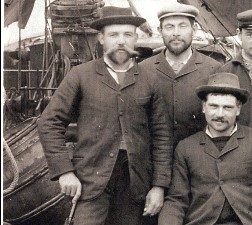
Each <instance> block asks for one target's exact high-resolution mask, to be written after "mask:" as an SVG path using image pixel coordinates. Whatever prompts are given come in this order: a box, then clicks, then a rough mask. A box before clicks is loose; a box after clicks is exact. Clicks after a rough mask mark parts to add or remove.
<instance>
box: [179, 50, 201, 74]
mask: <svg viewBox="0 0 252 225" xmlns="http://www.w3.org/2000/svg"><path fill="white" fill-rule="evenodd" d="M200 63H202V58H201V57H200V54H199V53H198V52H197V51H196V50H193V54H192V56H191V58H190V59H189V60H188V62H187V63H186V64H185V66H184V67H183V68H182V69H181V70H180V71H179V73H178V74H176V78H178V77H182V76H184V75H186V74H188V73H192V72H194V71H195V70H197V69H198V68H197V64H200Z"/></svg>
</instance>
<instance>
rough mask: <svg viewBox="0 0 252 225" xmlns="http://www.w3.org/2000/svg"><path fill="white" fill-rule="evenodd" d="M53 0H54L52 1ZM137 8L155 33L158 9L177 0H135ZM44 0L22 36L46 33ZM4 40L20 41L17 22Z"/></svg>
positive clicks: (120, 2)
mask: <svg viewBox="0 0 252 225" xmlns="http://www.w3.org/2000/svg"><path fill="white" fill-rule="evenodd" d="M51 2H52V1H51ZM133 2H134V4H135V6H136V8H137V10H138V11H139V13H140V14H141V16H142V17H144V18H146V19H147V21H148V23H149V25H150V26H151V28H152V30H153V31H154V33H157V29H156V28H157V26H158V19H157V11H158V10H159V7H162V6H163V5H167V4H171V3H173V2H176V0H134V1H133ZM105 5H107V6H109V5H113V6H118V7H129V4H128V1H127V0H105ZM44 7H45V1H44V0H36V1H35V4H34V8H33V11H32V14H31V16H30V19H29V21H28V23H27V25H26V28H25V29H22V30H21V38H22V40H23V39H27V38H31V37H38V36H42V35H43V34H44V29H45V16H44V12H45V11H44ZM2 40H3V42H4V46H5V47H6V48H8V46H9V45H12V44H13V43H17V42H18V27H17V22H15V23H12V24H11V25H9V26H8V27H5V28H4V29H3V36H2Z"/></svg>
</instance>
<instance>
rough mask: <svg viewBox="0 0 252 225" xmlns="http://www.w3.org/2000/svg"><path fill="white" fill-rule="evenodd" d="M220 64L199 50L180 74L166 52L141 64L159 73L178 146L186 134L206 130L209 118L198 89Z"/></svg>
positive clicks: (157, 74)
mask: <svg viewBox="0 0 252 225" xmlns="http://www.w3.org/2000/svg"><path fill="white" fill-rule="evenodd" d="M220 66H221V64H220V63H218V62H217V61H216V60H214V59H212V58H210V57H208V56H206V55H203V54H201V53H199V52H198V51H196V50H194V51H193V54H192V56H191V58H190V59H189V61H188V62H187V64H186V65H185V66H184V67H183V68H182V69H181V71H179V73H178V74H176V73H174V71H173V69H172V68H171V66H170V65H169V63H168V62H167V61H166V58H165V52H164V51H162V52H161V53H160V54H158V55H156V56H153V57H151V58H149V59H146V60H144V61H143V62H141V63H140V67H141V70H142V71H144V73H145V74H148V75H149V76H153V75H156V76H158V79H159V82H160V86H161V89H162V92H163V95H164V99H165V102H166V105H167V106H168V111H167V113H168V116H169V118H170V120H171V121H173V123H174V128H173V129H174V146H176V145H177V143H178V142H179V141H180V140H182V139H184V138H185V137H188V136H189V135H191V134H194V133H196V132H197V131H200V130H203V129H204V127H205V125H206V123H205V117H204V115H203V113H202V107H201V105H202V104H201V101H200V99H199V98H198V97H197V96H196V94H195V89H196V87H198V86H200V85H202V84H206V83H207V81H208V78H209V75H211V74H213V73H214V72H215V71H216V70H217V69H218V68H219V67H220Z"/></svg>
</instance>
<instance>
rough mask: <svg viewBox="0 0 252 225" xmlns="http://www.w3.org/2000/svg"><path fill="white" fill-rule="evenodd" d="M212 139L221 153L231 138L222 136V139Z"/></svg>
mask: <svg viewBox="0 0 252 225" xmlns="http://www.w3.org/2000/svg"><path fill="white" fill-rule="evenodd" d="M209 138H210V137H209ZM210 139H211V141H212V142H213V143H214V144H215V146H216V147H217V148H218V149H219V151H221V150H222V149H223V148H224V147H225V146H226V144H227V142H228V140H229V139H230V137H229V136H221V137H215V138H210Z"/></svg>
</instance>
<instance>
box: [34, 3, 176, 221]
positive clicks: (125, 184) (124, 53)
mask: <svg viewBox="0 0 252 225" xmlns="http://www.w3.org/2000/svg"><path fill="white" fill-rule="evenodd" d="M101 16H102V17H101V18H100V19H98V20H96V21H94V22H93V23H92V24H91V27H92V28H94V29H96V30H98V31H99V34H98V40H99V42H100V44H101V45H102V46H103V50H104V56H103V57H102V58H100V59H97V60H94V61H91V62H88V63H85V64H81V65H78V66H76V67H73V68H72V70H71V71H70V73H69V74H68V75H67V76H66V77H65V78H64V80H63V81H62V83H61V84H60V86H59V88H58V89H57V91H56V92H55V94H54V95H53V97H52V99H51V101H50V103H49V105H48V106H47V108H46V109H45V111H44V112H43V114H42V116H41V118H40V120H39V122H38V131H39V135H40V139H41V143H42V145H43V148H44V151H45V155H46V158H47V161H48V167H49V169H50V172H51V175H52V180H57V179H58V180H59V184H60V187H61V191H62V193H65V194H66V195H69V196H73V197H74V198H73V202H76V201H77V199H78V198H79V197H80V199H79V200H78V204H77V208H76V211H75V218H74V224H77V225H80V224H81V225H96V224H97V225H102V224H108V225H113V224H115V225H120V224H121V225H129V224H130V225H141V224H144V222H146V221H145V220H147V218H148V217H143V216H144V215H155V214H157V213H158V212H159V211H160V209H161V207H162V204H163V198H164V189H165V188H166V187H168V186H169V182H170V179H171V160H172V140H171V138H172V137H171V132H170V131H169V127H168V124H169V122H168V121H167V118H166V117H165V111H166V110H165V104H164V100H163V98H162V95H161V93H160V90H159V89H158V85H157V81H156V80H155V79H156V78H155V77H153V76H150V75H146V74H143V73H142V72H141V71H140V70H139V68H138V66H137V64H136V63H135V62H134V60H133V58H134V57H133V56H135V54H137V53H136V52H135V50H134V44H135V42H136V41H137V33H136V28H137V27H138V26H140V25H141V24H142V23H144V22H145V19H143V18H141V17H135V16H132V11H131V10H130V8H119V7H109V6H108V7H104V8H102V9H101ZM73 118H76V119H77V129H78V142H77V146H76V149H75V151H74V152H73V156H72V157H70V154H69V150H68V149H67V147H66V145H65V133H66V127H67V126H68V124H69V123H70V122H71V120H72V119H73Z"/></svg>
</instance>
